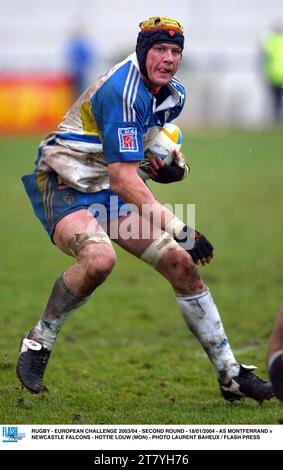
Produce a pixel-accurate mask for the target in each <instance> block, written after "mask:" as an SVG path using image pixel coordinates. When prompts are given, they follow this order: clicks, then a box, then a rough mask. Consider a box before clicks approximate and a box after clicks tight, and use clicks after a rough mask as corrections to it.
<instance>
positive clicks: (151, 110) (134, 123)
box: [36, 53, 185, 192]
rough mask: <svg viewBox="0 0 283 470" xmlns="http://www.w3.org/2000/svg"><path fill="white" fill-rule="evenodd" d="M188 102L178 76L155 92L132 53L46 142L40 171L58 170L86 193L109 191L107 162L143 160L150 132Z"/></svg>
mask: <svg viewBox="0 0 283 470" xmlns="http://www.w3.org/2000/svg"><path fill="white" fill-rule="evenodd" d="M184 102H185V90H184V87H183V86H182V84H181V82H180V81H179V80H178V79H177V78H176V77H173V78H172V79H171V80H170V82H169V83H168V85H166V86H165V87H162V88H161V89H160V91H159V92H158V93H157V94H154V93H152V92H151V91H150V90H149V88H147V86H146V85H145V82H144V80H143V77H142V75H141V73H140V70H139V66H138V62H137V58H136V54H135V53H133V54H131V55H130V56H129V57H127V58H126V59H125V60H124V61H123V62H120V63H119V64H117V65H115V66H114V67H112V68H111V69H110V70H109V71H108V72H107V73H106V74H104V75H103V76H101V77H99V78H98V79H97V80H96V81H95V82H94V83H93V84H92V85H91V86H90V87H89V88H88V89H87V90H86V91H85V92H84V93H83V94H82V95H81V96H80V98H79V99H78V100H77V101H76V103H75V104H74V105H73V106H72V108H71V109H70V111H69V112H68V113H67V114H66V116H65V117H64V119H63V121H62V122H61V124H60V125H59V128H58V131H57V132H52V133H50V134H49V135H48V136H47V137H46V138H45V139H44V140H43V141H42V143H41V145H40V147H39V151H38V156H37V160H36V167H37V170H38V171H43V172H46V171H55V172H56V173H57V174H58V175H59V176H60V177H61V179H62V181H63V182H64V183H65V184H67V185H68V186H70V187H72V188H74V189H77V190H79V191H82V192H96V191H101V190H102V189H107V188H109V178H108V164H109V163H114V162H128V161H141V160H143V159H144V147H145V146H146V143H147V140H148V139H149V136H150V128H152V127H154V126H163V125H164V123H165V122H170V121H172V120H173V119H175V118H176V117H177V116H178V115H179V114H180V112H181V111H182V108H183V106H184Z"/></svg>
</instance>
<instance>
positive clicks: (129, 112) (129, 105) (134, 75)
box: [127, 69, 138, 121]
mask: <svg viewBox="0 0 283 470" xmlns="http://www.w3.org/2000/svg"><path fill="white" fill-rule="evenodd" d="M137 74H138V71H137V69H135V71H134V74H133V77H132V79H131V85H130V87H129V93H128V99H127V109H128V120H129V121H133V116H132V112H131V104H132V103H131V98H132V93H133V86H134V83H135V80H136V78H137Z"/></svg>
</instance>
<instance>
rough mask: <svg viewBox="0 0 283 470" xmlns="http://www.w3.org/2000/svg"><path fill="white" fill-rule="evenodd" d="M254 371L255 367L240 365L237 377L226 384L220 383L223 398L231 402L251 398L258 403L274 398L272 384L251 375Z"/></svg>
mask: <svg viewBox="0 0 283 470" xmlns="http://www.w3.org/2000/svg"><path fill="white" fill-rule="evenodd" d="M254 369H256V367H255V366H246V365H240V371H239V374H238V375H237V376H235V377H232V379H231V380H230V382H228V383H227V384H221V383H220V391H221V394H222V396H223V398H225V400H227V401H231V402H233V401H235V400H241V399H242V398H244V397H249V398H253V399H254V400H256V401H258V402H259V403H262V402H263V401H264V400H270V399H271V398H272V397H273V396H274V393H273V389H272V384H271V383H270V382H266V381H265V380H262V379H261V378H260V377H257V376H256V375H255V374H253V373H252V370H254Z"/></svg>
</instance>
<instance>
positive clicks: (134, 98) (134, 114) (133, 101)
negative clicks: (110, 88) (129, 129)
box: [131, 75, 141, 121]
mask: <svg viewBox="0 0 283 470" xmlns="http://www.w3.org/2000/svg"><path fill="white" fill-rule="evenodd" d="M140 80H141V77H140V75H139V76H138V79H137V83H136V86H135V89H134V94H133V99H132V102H131V108H132V111H133V121H136V111H135V110H134V103H135V101H136V96H137V91H138V87H139V83H140Z"/></svg>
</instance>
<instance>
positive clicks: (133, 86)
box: [123, 63, 140, 122]
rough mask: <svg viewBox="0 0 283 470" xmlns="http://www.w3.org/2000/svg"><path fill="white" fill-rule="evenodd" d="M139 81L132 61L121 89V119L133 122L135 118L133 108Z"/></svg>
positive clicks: (137, 72)
mask: <svg viewBox="0 0 283 470" xmlns="http://www.w3.org/2000/svg"><path fill="white" fill-rule="evenodd" d="M139 83H140V75H139V71H138V69H137V68H136V67H135V66H134V64H133V63H132V64H131V66H130V69H129V72H128V75H127V79H126V83H125V86H124V91H123V121H124V122H133V121H135V120H136V113H135V110H134V109H133V106H134V103H135V100H136V96H137V90H138V85H139Z"/></svg>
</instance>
